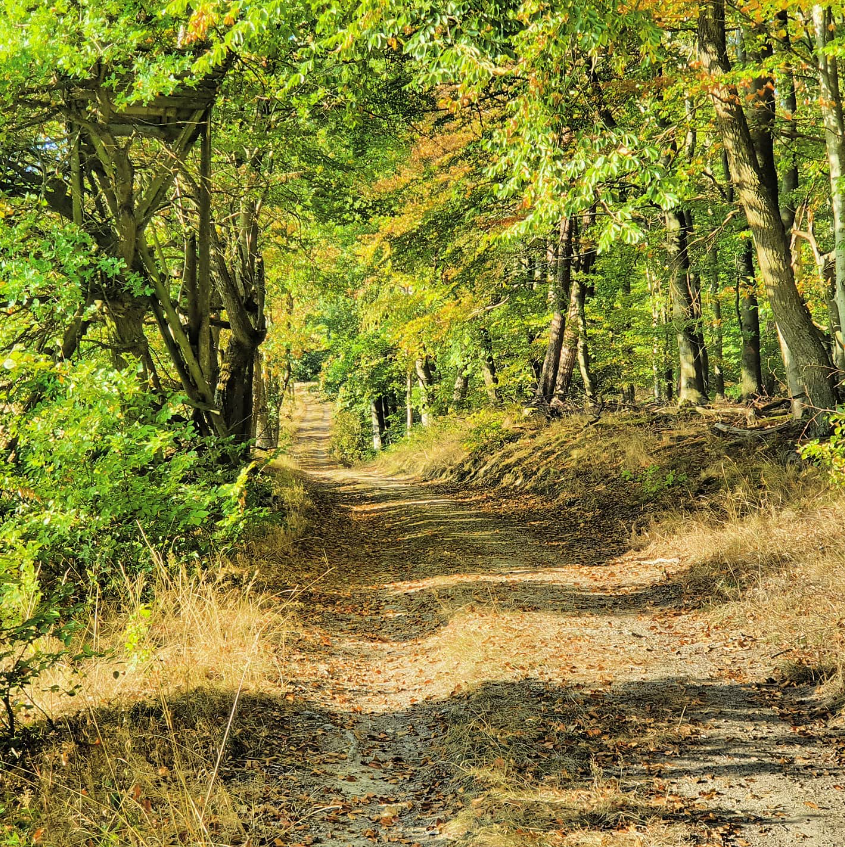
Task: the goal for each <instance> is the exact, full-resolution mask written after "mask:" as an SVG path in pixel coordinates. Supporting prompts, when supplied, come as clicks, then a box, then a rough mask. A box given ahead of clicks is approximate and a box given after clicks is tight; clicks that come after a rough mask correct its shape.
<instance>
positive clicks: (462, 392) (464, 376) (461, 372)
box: [452, 362, 469, 408]
mask: <svg viewBox="0 0 845 847" xmlns="http://www.w3.org/2000/svg"><path fill="white" fill-rule="evenodd" d="M468 388H469V374H468V373H467V372H466V368H465V367H464V364H463V362H458V373H457V374H456V375H455V385H454V388H453V389H452V403H453V404H454V405H455V407H456V408H457V407H459V406H461V405H462V404H463V402H464V400H466V397H467V389H468Z"/></svg>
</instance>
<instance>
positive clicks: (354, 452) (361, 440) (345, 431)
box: [330, 409, 373, 467]
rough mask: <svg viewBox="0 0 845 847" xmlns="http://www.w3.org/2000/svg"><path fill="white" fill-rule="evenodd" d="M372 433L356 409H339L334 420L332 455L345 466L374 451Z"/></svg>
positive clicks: (366, 456)
mask: <svg viewBox="0 0 845 847" xmlns="http://www.w3.org/2000/svg"><path fill="white" fill-rule="evenodd" d="M371 438H372V435H371V433H370V432H369V431H368V430H367V428H366V426H365V425H364V421H363V419H362V417H361V415H360V414H359V412H358V411H357V410H356V409H337V410H336V412H335V414H334V420H333V422H332V440H331V448H330V449H331V454H332V457H333V458H334V459H335V460H336V461H337V462H339V463H340V464H341V465H344V466H345V467H350V466H351V465H354V464H355V463H356V462H360V461H362V460H363V459H366V458H368V457H369V456H371V455H372V453H373V449H372V447H373V445H372V441H371V440H370V439H371Z"/></svg>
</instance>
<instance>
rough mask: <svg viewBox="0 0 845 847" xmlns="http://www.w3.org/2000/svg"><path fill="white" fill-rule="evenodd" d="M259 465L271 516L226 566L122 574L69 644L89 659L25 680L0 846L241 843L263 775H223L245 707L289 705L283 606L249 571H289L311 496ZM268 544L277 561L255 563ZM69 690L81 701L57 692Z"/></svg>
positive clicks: (4, 769) (0, 810)
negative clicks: (22, 725) (260, 702)
mask: <svg viewBox="0 0 845 847" xmlns="http://www.w3.org/2000/svg"><path fill="white" fill-rule="evenodd" d="M269 472H270V474H271V480H272V489H273V497H274V500H275V507H276V509H277V510H278V512H279V514H280V516H281V520H280V521H279V522H277V523H275V524H274V525H272V526H271V527H270V528H268V529H267V530H265V531H264V532H263V533H262V534H261V536H260V537H259V538H258V539H255V540H254V541H253V542H251V543H250V544H248V545H246V547H245V552H241V553H239V554H238V555H237V556H235V558H234V559H233V560H231V561H226V560H223V561H220V562H216V563H214V565H213V566H210V567H208V568H206V569H204V570H200V571H196V572H193V571H189V570H188V569H187V568H185V567H181V568H179V567H177V568H174V567H173V566H172V565H171V566H168V565H166V564H165V562H164V561H162V560H161V559H158V560H157V567H156V570H155V573H154V574H153V575H151V576H149V577H147V578H145V577H133V578H129V577H128V576H127V577H125V578H124V581H123V589H122V591H121V592H120V594H119V596H118V597H112V598H110V599H109V600H108V602H97V603H95V604H94V607H93V609H92V611H91V614H90V617H89V619H88V620H87V621H86V622H84V626H83V627H82V629H81V630H80V632H79V633H78V634H77V636H76V641H75V643H74V644H73V645H71V654H72V653H75V652H78V651H79V649H81V648H82V647H83V646H87V647H89V648H91V649H92V650H93V651H94V653H95V656H94V657H93V658H91V659H89V660H87V661H86V662H85V663H84V665H83V667H82V669H81V672H80V670H79V668H76V667H72V666H71V665H70V664H69V663H68V664H59V665H57V666H56V667H54V668H53V669H51V670H50V671H49V672H48V673H46V674H44V675H43V676H42V677H40V678H39V680H38V681H37V683H36V684H35V685H34V686H33V688H32V690H31V691H30V692H29V696H30V697H31V700H32V702H33V704H34V706H35V709H34V710H33V712H32V714H33V718H32V721H33V724H32V729H31V732H34V733H35V735H34V736H33V740H34V743H31V744H30V745H29V748H28V749H27V748H23V747H21V748H20V749H18V750H17V752H15V748H14V747H13V748H12V750H11V751H9V752H7V755H6V757H5V761H4V763H3V765H2V766H0V844H3V845H5V844H9V845H12V844H14V845H18V844H21V845H24V844H25V845H29V844H39V845H47V846H48V847H75V845H80V847H82V846H83V845H84V847H107V846H108V847H118V845H120V847H123V845H137V847H164V845H182V844H187V845H194V847H212V845H215V847H217V845H235V844H249V843H250V841H249V838H250V831H251V830H252V829H253V826H254V820H253V818H254V817H255V816H256V811H255V803H254V802H253V799H252V798H257V799H256V800H255V802H258V800H259V799H260V795H261V792H260V790H259V789H260V786H259V785H257V782H260V779H259V777H258V775H257V773H255V774H253V775H252V776H249V778H245V779H239V780H238V781H237V783H235V784H234V787H232V786H231V785H230V786H229V787H227V786H226V785H225V784H224V783H223V782H222V781H221V779H220V774H219V767H220V765H221V764H225V762H226V760H227V755H228V754H229V753H230V748H231V746H232V743H233V742H235V741H237V737H238V735H239V733H240V732H241V731H242V724H243V722H244V720H246V719H247V718H245V716H244V713H243V712H242V711H239V709H240V708H241V707H242V705H243V703H244V701H245V700H246V699H249V700H250V701H254V700H255V699H256V698H261V697H265V698H269V697H272V698H273V701H274V702H281V701H282V700H283V698H284V695H285V685H286V680H285V678H284V675H283V671H282V666H283V660H284V655H285V643H286V639H287V637H288V633H289V631H290V613H291V604H290V601H291V599H293V598H291V597H287V596H286V597H285V598H280V597H277V596H274V595H271V594H268V593H267V592H266V591H265V590H263V589H260V588H259V587H258V586H257V583H256V581H255V578H254V576H253V575H254V573H255V572H256V570H257V569H258V568H259V566H260V567H261V568H269V567H276V568H278V567H283V565H284V561H283V560H284V556H285V553H286V551H288V550H289V549H290V548H291V544H292V539H293V538H295V537H297V536H298V535H300V534H301V533H302V532H303V531H304V529H305V527H306V526H307V522H308V509H309V502H310V501H309V500H308V496H307V493H306V490H305V488H304V486H303V484H302V480H301V477H300V475H299V473H298V472H297V470H296V468H295V466H294V465H293V464H292V463H291V462H290V461H288V460H286V459H282V460H277V461H276V462H274V464H273V466H272V467H271V468H270V471H269ZM270 550H273V551H274V558H273V561H272V562H268V561H267V560H266V559H265V558H263V557H262V555H261V554H262V551H263V552H264V553H267V552H268V551H270ZM72 687H76V688H77V689H78V691H77V693H76V694H75V696H73V697H69V696H67V695H66V694H63V693H61V692H63V691H67V690H68V689H70V688H72ZM49 722H52V725H53V726H54V727H55V729H54V730H52V731H48V725H49ZM39 726H40V729H39ZM243 731H244V732H246V733H247V735H249V734H250V733H251V731H252V730H251V729H250V730H243ZM39 735H40V736H41V740H38V739H39ZM4 839H5V840H4Z"/></svg>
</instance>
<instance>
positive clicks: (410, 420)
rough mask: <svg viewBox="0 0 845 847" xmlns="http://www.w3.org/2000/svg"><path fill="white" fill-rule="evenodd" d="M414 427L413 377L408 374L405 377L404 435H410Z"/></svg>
mask: <svg viewBox="0 0 845 847" xmlns="http://www.w3.org/2000/svg"><path fill="white" fill-rule="evenodd" d="M413 427H414V377H413V376H412V375H411V374H410V373H409V374H408V375H407V376H406V377H405V435H410V433H411V430H412V429H413Z"/></svg>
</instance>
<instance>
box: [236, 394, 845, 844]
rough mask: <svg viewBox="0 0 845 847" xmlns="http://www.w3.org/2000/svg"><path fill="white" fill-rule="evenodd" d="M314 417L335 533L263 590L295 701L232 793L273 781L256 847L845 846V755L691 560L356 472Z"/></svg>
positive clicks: (305, 413)
mask: <svg viewBox="0 0 845 847" xmlns="http://www.w3.org/2000/svg"><path fill="white" fill-rule="evenodd" d="M301 402H302V407H301V411H300V419H299V423H298V429H297V433H296V436H295V439H294V448H293V452H294V454H295V456H296V458H297V460H298V462H299V464H300V466H301V469H302V471H303V473H304V474H305V478H306V485H307V486H308V488H309V492H310V495H311V497H312V498H313V501H314V504H315V505H314V515H313V517H312V526H311V530H310V531H309V533H308V534H307V536H306V537H305V538H303V539H302V540H301V541H300V542H299V543H298V546H297V549H296V551H295V555H294V556H293V563H291V561H290V560H289V558H288V557H287V555H286V556H285V557H284V561H283V562H282V561H279V562H278V565H277V566H276V565H274V563H273V562H272V561H271V560H268V561H267V562H266V565H265V574H264V576H265V577H267V575H268V573H270V574H271V573H272V571H273V568H274V567H277V576H276V579H277V580H278V585H276V586H275V588H276V590H278V591H288V592H290V593H289V595H288V596H290V597H292V598H293V599H292V605H293V607H294V608H295V612H294V614H293V615H292V618H291V632H290V636H289V639H288V643H287V645H286V648H285V651H284V653H285V655H284V659H283V667H282V672H283V677H284V680H285V685H286V690H285V693H284V695H283V697H281V698H270V697H256V698H253V699H249V700H247V701H246V702H244V704H243V705H242V708H241V712H240V715H239V718H238V723H239V724H240V729H239V731H238V733H237V737H236V742H237V743H236V747H235V750H234V756H233V758H231V759H229V760H228V762H227V764H226V765H225V767H224V770H223V774H222V775H223V777H224V779H225V780H226V782H228V783H229V784H230V785H232V786H234V785H235V784H236V783H237V782H238V781H239V780H244V779H247V778H249V779H251V780H253V781H255V780H256V779H257V778H258V782H257V783H255V792H254V795H253V796H254V797H255V802H256V807H255V809H254V811H253V814H255V815H256V816H258V817H260V818H262V826H261V827H260V829H261V831H262V834H261V836H259V838H260V840H259V841H254V842H251V843H255V844H277V845H281V844H321V845H355V847H359V846H360V847H372V845H374V844H382V843H387V842H389V843H397V844H406V845H414V844H419V845H427V844H448V843H456V844H467V845H470V844H471V845H491V847H496V845H522V844H525V845H529V844H539V845H545V844H549V845H619V847H622V846H623V845H632V846H633V845H648V846H649V847H650V845H655V846H656V845H681V844H696V845H704V844H713V845H718V844H735V845H740V847H758V845H760V847H763V845H765V847H781V845H783V847H786V845H790V847H791V845H799V844H807V845H815V847H842V845H845V772H844V770H843V763H845V736H844V735H843V733H842V732H841V730H838V729H836V728H835V727H834V726H833V725H832V723H831V721H830V720H829V717H830V716H829V714H828V713H826V712H825V711H824V709H823V708H822V707H821V705H820V703H819V701H817V700H816V699H815V695H814V689H813V688H812V687H809V686H803V685H794V684H786V683H783V682H780V681H776V680H775V679H773V678H772V669H773V667H774V666H775V664H776V655H775V653H776V651H775V650H774V648H772V647H771V645H767V644H766V643H764V642H762V641H758V640H756V639H755V638H754V637H753V636H752V635H748V634H746V633H744V632H742V631H738V630H737V629H736V628H735V625H732V624H730V623H729V622H723V623H719V621H718V619H717V618H714V616H713V615H712V614H710V612H709V611H708V609H707V607H706V603H705V602H704V600H703V598H702V597H701V596H695V595H690V593H689V592H688V591H686V590H682V589H681V587H680V586H681V581H680V575H681V572H682V570H683V568H684V563H683V561H682V560H681V558H669V557H667V558H661V559H647V558H644V554H643V553H642V552H639V553H638V552H636V551H633V550H631V549H630V544H629V538H630V536H629V534H625V533H624V532H623V531H622V529H620V527H621V523H620V521H618V520H616V519H614V520H608V521H606V522H603V521H602V519H601V516H596V515H595V514H594V513H593V514H591V515H587V516H585V515H581V514H579V507H578V503H573V504H571V505H570V506H569V507H568V508H566V509H562V510H557V511H556V512H555V513H554V514H551V515H550V514H549V510H548V509H545V510H543V509H541V508H540V507H539V505H538V503H537V502H536V501H534V500H532V499H531V498H516V497H514V498H509V497H505V496H498V495H495V494H492V493H491V492H483V491H479V490H477V489H475V490H473V489H468V490H456V489H454V488H453V489H447V488H444V487H443V486H440V487H438V486H435V485H430V484H426V483H420V482H419V481H416V480H414V479H412V478H408V477H396V476H388V475H383V474H382V473H380V472H377V471H375V470H373V469H372V468H366V467H365V468H352V469H344V468H340V467H338V466H337V465H336V464H334V463H333V461H332V460H331V459H330V455H329V439H330V426H331V413H330V408H329V407H328V406H327V405H325V404H323V403H321V402H319V401H318V400H317V399H316V398H315V397H314V396H313V395H310V394H308V393H307V392H306V393H305V394H304V397H303V399H302V401H301ZM567 528H569V529H571V530H572V531H567ZM271 558H272V557H271ZM271 579H272V577H271ZM259 801H260V802H259ZM274 817H275V820H272V818H274ZM275 833H278V835H275Z"/></svg>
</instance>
